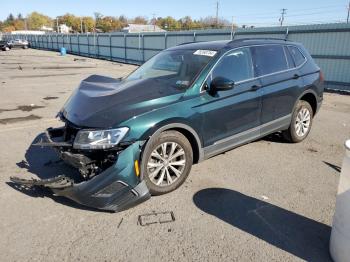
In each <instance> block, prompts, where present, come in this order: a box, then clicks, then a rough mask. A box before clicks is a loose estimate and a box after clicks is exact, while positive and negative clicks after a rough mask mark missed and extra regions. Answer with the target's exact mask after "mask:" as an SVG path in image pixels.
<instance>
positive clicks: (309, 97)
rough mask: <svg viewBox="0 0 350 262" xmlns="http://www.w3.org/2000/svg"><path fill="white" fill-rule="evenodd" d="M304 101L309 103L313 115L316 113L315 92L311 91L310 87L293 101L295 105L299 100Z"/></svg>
mask: <svg viewBox="0 0 350 262" xmlns="http://www.w3.org/2000/svg"><path fill="white" fill-rule="evenodd" d="M300 100H303V101H306V102H308V103H309V104H310V106H311V108H312V111H313V116H315V115H316V113H317V111H318V108H317V106H318V103H317V94H316V92H315V91H313V90H312V89H310V90H306V91H305V92H303V93H302V94H301V95H300V96H299V97H298V99H297V101H296V102H295V105H296V104H297V103H298V102H299V101H300Z"/></svg>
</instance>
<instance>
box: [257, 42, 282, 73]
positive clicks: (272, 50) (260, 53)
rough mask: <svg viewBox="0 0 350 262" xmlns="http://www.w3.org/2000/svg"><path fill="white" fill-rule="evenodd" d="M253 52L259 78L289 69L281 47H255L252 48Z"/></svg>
mask: <svg viewBox="0 0 350 262" xmlns="http://www.w3.org/2000/svg"><path fill="white" fill-rule="evenodd" d="M252 52H253V57H254V67H255V72H256V75H257V76H262V75H267V74H272V73H275V72H279V71H283V70H286V69H288V63H287V59H286V55H285V53H284V50H283V46H281V45H266V46H255V47H252Z"/></svg>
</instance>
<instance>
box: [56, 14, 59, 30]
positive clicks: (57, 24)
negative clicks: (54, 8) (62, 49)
mask: <svg viewBox="0 0 350 262" xmlns="http://www.w3.org/2000/svg"><path fill="white" fill-rule="evenodd" d="M56 30H57V33H59V28H58V17H56Z"/></svg>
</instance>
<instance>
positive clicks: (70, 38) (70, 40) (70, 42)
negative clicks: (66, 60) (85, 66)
mask: <svg viewBox="0 0 350 262" xmlns="http://www.w3.org/2000/svg"><path fill="white" fill-rule="evenodd" d="M69 49H70V52H71V53H73V48H72V35H71V34H69Z"/></svg>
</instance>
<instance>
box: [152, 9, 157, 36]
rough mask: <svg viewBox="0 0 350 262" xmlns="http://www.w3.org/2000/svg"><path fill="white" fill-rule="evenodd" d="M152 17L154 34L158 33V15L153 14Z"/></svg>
mask: <svg viewBox="0 0 350 262" xmlns="http://www.w3.org/2000/svg"><path fill="white" fill-rule="evenodd" d="M152 16H153V19H152V20H153V32H155V31H156V14H155V13H153V14H152Z"/></svg>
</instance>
